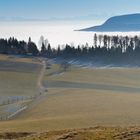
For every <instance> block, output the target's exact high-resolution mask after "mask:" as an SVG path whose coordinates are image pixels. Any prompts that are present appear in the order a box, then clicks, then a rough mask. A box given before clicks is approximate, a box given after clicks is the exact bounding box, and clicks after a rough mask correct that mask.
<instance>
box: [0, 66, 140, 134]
mask: <svg viewBox="0 0 140 140" xmlns="http://www.w3.org/2000/svg"><path fill="white" fill-rule="evenodd" d="M52 71H53V73H54V75H52V74H51V75H50V73H52ZM52 71H51V69H49V70H47V71H46V76H45V77H44V84H46V86H47V87H48V92H47V96H45V97H44V98H43V99H42V100H40V101H38V103H36V104H35V105H34V106H32V107H30V108H28V109H27V110H26V111H24V112H23V113H21V114H19V115H18V116H17V117H16V118H15V119H14V120H11V121H8V122H2V123H0V131H16V132H17V131H19V132H21V131H22V132H24V131H29V132H44V131H49V130H61V129H73V128H88V127H94V126H123V127H124V126H139V125H140V117H139V116H140V110H139V108H140V102H139V99H140V88H139V87H140V69H138V68H108V69H106V68H104V69H100V68H98V69H88V68H87V69H83V68H78V67H73V68H71V70H69V71H67V72H64V73H62V74H56V73H55V72H56V71H59V67H58V66H56V65H53V66H52ZM1 128H2V129H1Z"/></svg>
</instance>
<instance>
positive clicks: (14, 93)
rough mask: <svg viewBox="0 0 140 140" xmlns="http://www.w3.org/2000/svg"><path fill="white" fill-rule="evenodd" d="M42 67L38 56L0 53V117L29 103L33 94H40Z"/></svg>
mask: <svg viewBox="0 0 140 140" xmlns="http://www.w3.org/2000/svg"><path fill="white" fill-rule="evenodd" d="M41 67H42V66H41V63H40V62H39V61H38V60H37V59H36V58H25V57H21V56H20V57H19V56H8V55H0V118H1V117H6V116H7V115H8V114H11V113H12V112H16V110H18V108H21V107H22V106H23V105H24V104H25V103H26V104H28V102H29V101H28V100H29V98H30V97H31V96H34V95H35V94H39V89H38V87H37V80H38V77H39V73H40V70H41ZM26 100H27V101H26ZM2 104H3V105H2Z"/></svg>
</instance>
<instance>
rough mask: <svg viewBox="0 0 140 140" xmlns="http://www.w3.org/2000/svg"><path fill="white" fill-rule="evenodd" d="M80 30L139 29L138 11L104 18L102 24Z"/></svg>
mask: <svg viewBox="0 0 140 140" xmlns="http://www.w3.org/2000/svg"><path fill="white" fill-rule="evenodd" d="M80 31H95V32H117V31H120V32H121V31H126V32H128V31H140V13H136V14H128V15H120V16H114V17H111V18H109V19H108V20H106V21H105V22H104V23H103V24H102V25H98V26H93V27H89V28H85V29H81V30H80Z"/></svg>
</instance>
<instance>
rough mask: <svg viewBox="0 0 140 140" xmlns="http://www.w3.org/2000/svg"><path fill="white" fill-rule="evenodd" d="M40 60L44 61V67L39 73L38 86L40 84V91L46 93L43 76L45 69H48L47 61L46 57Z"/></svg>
mask: <svg viewBox="0 0 140 140" xmlns="http://www.w3.org/2000/svg"><path fill="white" fill-rule="evenodd" d="M40 61H42V65H43V67H42V69H41V72H40V74H39V78H38V81H37V86H38V89H39V92H40V93H44V92H45V91H46V87H44V86H43V78H44V75H45V71H46V61H45V60H44V59H40Z"/></svg>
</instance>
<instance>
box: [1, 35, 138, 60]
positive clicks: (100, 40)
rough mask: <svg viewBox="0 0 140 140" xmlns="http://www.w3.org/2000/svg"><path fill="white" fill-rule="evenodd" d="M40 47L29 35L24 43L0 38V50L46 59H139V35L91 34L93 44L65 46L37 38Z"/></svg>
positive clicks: (13, 39) (5, 52)
mask: <svg viewBox="0 0 140 140" xmlns="http://www.w3.org/2000/svg"><path fill="white" fill-rule="evenodd" d="M39 42H40V48H41V49H40V50H39V49H38V47H37V45H36V44H35V43H34V42H32V40H31V38H29V41H28V42H25V41H18V40H17V39H15V38H9V39H0V53H2V54H18V55H33V56H43V57H47V58H56V57H60V58H77V59H81V60H82V59H87V60H88V59H92V60H93V61H97V62H98V61H100V62H101V61H102V62H108V63H112V62H115V63H120V62H121V63H122V62H127V61H129V62H134V61H135V62H136V63H137V62H139V60H140V36H133V37H132V36H118V35H116V36H114V35H112V36H110V35H97V34H94V37H93V45H92V46H89V45H88V43H86V44H85V45H82V46H80V45H78V46H76V47H75V46H74V45H68V44H66V45H65V46H64V47H63V48H62V47H61V46H58V47H57V48H52V47H51V45H50V43H49V42H48V41H47V40H44V38H43V37H41V38H40V41H39Z"/></svg>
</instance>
